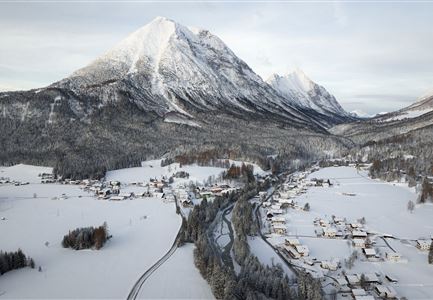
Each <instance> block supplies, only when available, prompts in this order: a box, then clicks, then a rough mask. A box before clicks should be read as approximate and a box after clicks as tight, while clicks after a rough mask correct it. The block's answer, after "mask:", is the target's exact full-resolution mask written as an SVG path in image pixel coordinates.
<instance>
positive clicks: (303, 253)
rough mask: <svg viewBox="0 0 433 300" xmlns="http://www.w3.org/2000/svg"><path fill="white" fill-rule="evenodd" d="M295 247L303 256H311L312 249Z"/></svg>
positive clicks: (303, 246)
mask: <svg viewBox="0 0 433 300" xmlns="http://www.w3.org/2000/svg"><path fill="white" fill-rule="evenodd" d="M294 247H295V249H296V251H297V252H298V253H299V254H300V255H301V256H308V255H309V254H310V249H308V247H307V246H305V245H295V246H294Z"/></svg>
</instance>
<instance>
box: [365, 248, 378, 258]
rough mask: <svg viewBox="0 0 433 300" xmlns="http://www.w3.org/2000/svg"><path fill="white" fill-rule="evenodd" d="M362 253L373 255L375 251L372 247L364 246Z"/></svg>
mask: <svg viewBox="0 0 433 300" xmlns="http://www.w3.org/2000/svg"><path fill="white" fill-rule="evenodd" d="M364 253H365V255H367V256H375V255H376V251H375V250H374V249H373V248H364Z"/></svg>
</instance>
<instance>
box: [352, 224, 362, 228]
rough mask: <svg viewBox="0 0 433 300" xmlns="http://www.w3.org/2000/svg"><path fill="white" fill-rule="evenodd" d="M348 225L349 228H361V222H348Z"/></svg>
mask: <svg viewBox="0 0 433 300" xmlns="http://www.w3.org/2000/svg"><path fill="white" fill-rule="evenodd" d="M350 227H351V228H354V229H356V228H362V224H361V223H350Z"/></svg>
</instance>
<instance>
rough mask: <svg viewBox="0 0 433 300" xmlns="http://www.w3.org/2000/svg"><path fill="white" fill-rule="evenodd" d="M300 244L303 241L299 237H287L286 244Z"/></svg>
mask: <svg viewBox="0 0 433 300" xmlns="http://www.w3.org/2000/svg"><path fill="white" fill-rule="evenodd" d="M300 244H301V243H300V242H299V240H298V239H292V238H286V245H289V246H297V245H300Z"/></svg>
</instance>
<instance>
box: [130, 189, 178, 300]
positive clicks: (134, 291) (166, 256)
mask: <svg viewBox="0 0 433 300" xmlns="http://www.w3.org/2000/svg"><path fill="white" fill-rule="evenodd" d="M175 203H176V208H179V204H178V203H177V198H176V197H175ZM180 215H181V217H182V223H183V222H185V221H184V217H183V215H182V213H181V214H180ZM182 228H183V226H182V225H181V226H180V227H179V231H178V232H177V235H176V238H175V239H174V242H173V245H172V246H171V248H170V249H169V250H168V251H167V253H165V254H164V256H163V257H161V258H160V259H159V260H158V261H157V262H156V263H154V264H153V265H152V266H151V267H150V268H149V269H148V270H147V271H146V272H144V273H143V275H141V276H140V278H138V280H137V281H136V282H135V284H134V286H133V287H132V289H131V291H130V292H129V294H128V297H127V298H126V299H127V300H135V299H137V297H138V295H139V293H140V290H141V287H142V286H143V284H144V282H145V281H146V280H147V279H148V278H149V277H150V275H152V274H153V273H154V272H155V271H156V270H158V268H159V267H160V266H162V264H163V263H165V262H166V261H167V260H168V259H169V258H170V257H171V256H172V255H173V254H174V252H176V250H177V248H178V242H179V238H180V234H181V232H182Z"/></svg>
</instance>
